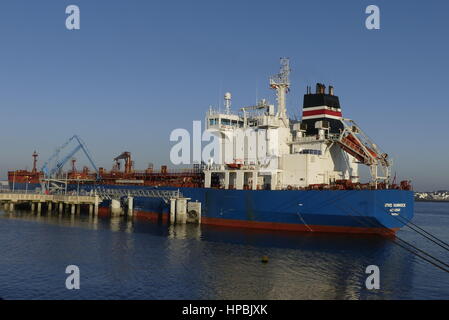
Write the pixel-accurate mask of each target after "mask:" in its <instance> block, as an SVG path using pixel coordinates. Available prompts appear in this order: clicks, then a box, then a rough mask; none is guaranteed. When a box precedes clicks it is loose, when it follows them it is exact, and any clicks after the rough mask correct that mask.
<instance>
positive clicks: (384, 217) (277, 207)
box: [15, 183, 414, 235]
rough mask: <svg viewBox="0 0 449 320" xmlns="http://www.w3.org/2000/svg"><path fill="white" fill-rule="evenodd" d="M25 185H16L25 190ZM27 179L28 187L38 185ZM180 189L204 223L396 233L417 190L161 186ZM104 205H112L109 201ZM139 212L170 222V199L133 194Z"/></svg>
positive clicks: (408, 215)
mask: <svg viewBox="0 0 449 320" xmlns="http://www.w3.org/2000/svg"><path fill="white" fill-rule="evenodd" d="M25 187H26V186H25V184H17V183H16V185H15V188H16V189H22V190H23V189H25ZM38 187H40V185H38V184H29V185H28V190H32V189H34V188H38ZM98 187H100V188H103V189H113V188H117V189H130V190H133V189H155V187H145V186H129V185H128V186H127V185H104V184H100V185H82V186H77V185H69V186H68V191H69V192H70V191H72V192H74V191H77V190H78V188H79V190H81V191H82V192H89V191H90V190H92V189H94V188H98ZM157 189H159V190H179V191H180V192H181V194H182V195H183V196H184V197H187V198H190V200H189V201H198V202H201V206H202V210H201V211H202V212H201V223H202V224H209V225H217V226H225V227H239V228H252V229H267V230H282V231H300V232H338V233H372V234H382V235H394V233H395V232H396V231H397V230H399V229H400V228H401V227H403V226H404V225H405V224H406V223H407V222H408V221H410V220H411V219H412V218H413V205H414V199H413V191H408V190H322V191H319V190H224V189H213V188H174V187H159V188H157ZM100 206H101V207H108V206H109V204H108V202H107V201H105V202H103V203H102V204H101V205H100ZM134 210H135V212H136V213H137V214H138V215H140V216H145V215H147V216H148V217H149V218H152V219H158V220H160V221H168V217H169V211H170V208H169V204H168V203H166V202H164V201H163V199H160V198H145V197H134Z"/></svg>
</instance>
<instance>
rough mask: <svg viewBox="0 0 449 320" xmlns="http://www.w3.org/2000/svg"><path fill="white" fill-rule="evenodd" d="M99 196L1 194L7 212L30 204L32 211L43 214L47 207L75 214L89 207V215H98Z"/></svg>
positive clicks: (49, 209)
mask: <svg viewBox="0 0 449 320" xmlns="http://www.w3.org/2000/svg"><path fill="white" fill-rule="evenodd" d="M100 202H101V201H100V198H99V196H98V195H94V196H84V195H83V196H80V195H63V194H37V193H23V192H20V193H19V192H0V203H1V204H2V205H3V208H4V209H5V210H10V211H12V210H14V208H15V206H16V205H17V204H21V203H28V204H30V207H31V210H32V211H37V212H38V213H40V212H41V210H42V207H43V206H46V208H47V210H48V211H52V209H53V208H54V209H58V211H59V212H62V211H63V210H64V208H70V212H71V213H72V214H75V212H77V213H79V212H80V210H81V205H85V206H88V207H89V213H94V214H95V215H97V214H98V205H99V203H100Z"/></svg>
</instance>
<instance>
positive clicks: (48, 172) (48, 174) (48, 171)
mask: <svg viewBox="0 0 449 320" xmlns="http://www.w3.org/2000/svg"><path fill="white" fill-rule="evenodd" d="M72 141H75V142H77V145H76V146H75V148H74V149H72V150H71V151H70V152H69V153H68V154H67V155H66V156H65V157H64V158H62V159H61V160H57V161H56V163H55V164H54V165H53V166H52V167H50V165H51V163H53V161H54V160H55V159H57V158H58V156H59V154H60V153H61V151H62V150H63V149H65V148H66V147H67V146H68V145H69V144H70V143H71V142H72ZM79 150H82V151H83V152H84V154H85V155H86V157H87V159H88V160H89V162H90V164H91V165H92V167H93V169H94V170H95V172H96V173H97V179H99V178H100V175H99V172H98V169H97V166H96V165H95V163H94V161H93V160H92V156H91V155H90V153H89V150H88V149H87V146H86V144H85V143H84V141H83V140H82V139H81V138H80V137H79V136H77V135H73V136H72V137H71V138H70V139H69V140H67V141H66V142H65V143H64V144H63V145H61V146H60V147H58V148H57V149H56V151H55V153H53V155H52V156H51V157H50V158H49V159H48V160H47V161H46V162H45V163H44V165H43V166H42V169H41V170H42V172H44V177H45V178H46V179H50V178H52V177H53V176H54V174H55V173H57V172H58V171H59V170H61V169H62V167H63V166H64V165H65V164H66V163H67V161H69V160H70V159H72V157H73V156H74V155H75V154H76V153H77V152H78V151H79Z"/></svg>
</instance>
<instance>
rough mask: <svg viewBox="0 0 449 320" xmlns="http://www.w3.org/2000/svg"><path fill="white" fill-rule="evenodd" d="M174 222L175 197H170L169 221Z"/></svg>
mask: <svg viewBox="0 0 449 320" xmlns="http://www.w3.org/2000/svg"><path fill="white" fill-rule="evenodd" d="M175 222H176V199H170V223H171V224H175Z"/></svg>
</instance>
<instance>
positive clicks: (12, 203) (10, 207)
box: [9, 201, 14, 211]
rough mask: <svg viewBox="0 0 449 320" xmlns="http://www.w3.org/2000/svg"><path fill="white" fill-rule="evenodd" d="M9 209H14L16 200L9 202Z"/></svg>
mask: <svg viewBox="0 0 449 320" xmlns="http://www.w3.org/2000/svg"><path fill="white" fill-rule="evenodd" d="M9 210H10V211H14V202H12V201H11V202H10V203H9Z"/></svg>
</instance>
